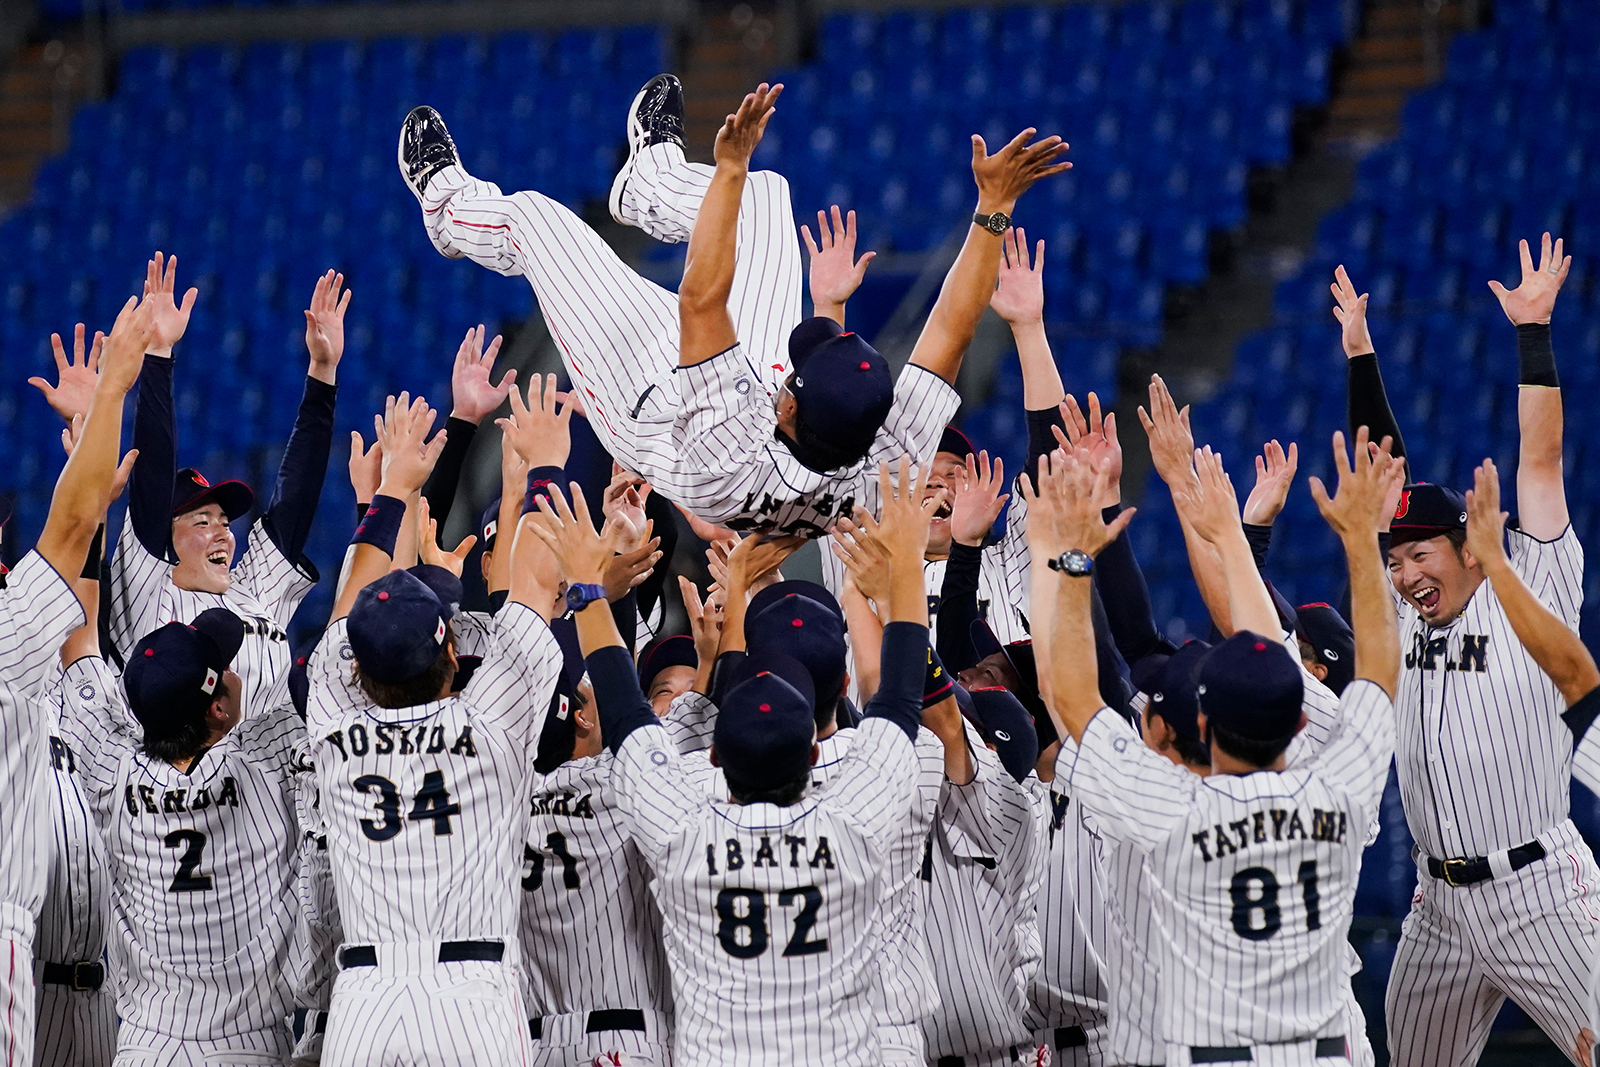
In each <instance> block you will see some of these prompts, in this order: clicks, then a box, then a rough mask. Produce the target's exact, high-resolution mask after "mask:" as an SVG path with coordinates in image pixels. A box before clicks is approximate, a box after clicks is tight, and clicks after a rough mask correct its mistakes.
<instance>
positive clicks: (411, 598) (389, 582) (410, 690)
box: [348, 571, 455, 708]
mask: <svg viewBox="0 0 1600 1067" xmlns="http://www.w3.org/2000/svg"><path fill="white" fill-rule="evenodd" d="M451 614H452V612H451V609H450V606H449V605H447V604H444V603H441V602H440V600H439V596H438V594H437V593H435V592H434V590H433V589H432V588H431V587H430V586H429V585H428V584H427V583H425V582H424V581H423V580H422V579H421V578H418V577H417V576H416V575H415V574H412V573H411V572H410V571H390V572H389V573H388V574H385V575H384V576H383V577H382V578H379V579H378V580H377V581H375V582H373V583H372V584H371V585H368V586H367V587H366V588H365V589H363V590H361V592H360V593H358V594H356V601H355V604H354V605H353V606H352V607H351V608H350V618H349V620H348V628H349V636H350V650H351V651H352V652H353V653H355V660H356V679H357V682H358V684H359V685H360V686H361V689H362V691H363V692H365V693H366V694H367V696H368V697H369V698H370V699H371V700H372V702H373V703H375V704H377V705H378V706H379V707H382V708H408V707H414V706H415V705H417V704H426V703H428V702H429V701H432V700H437V699H438V697H439V693H440V691H441V690H442V689H443V687H444V686H445V684H446V683H448V682H449V680H450V677H451V675H452V674H454V672H455V667H454V665H453V664H452V663H451V660H450V648H451V645H452V644H453V643H454V638H453V635H452V633H451V630H450V616H451Z"/></svg>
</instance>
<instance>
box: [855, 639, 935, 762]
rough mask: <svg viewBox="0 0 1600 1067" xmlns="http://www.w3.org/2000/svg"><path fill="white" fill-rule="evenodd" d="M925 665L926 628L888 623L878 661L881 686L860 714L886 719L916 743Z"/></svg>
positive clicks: (926, 651) (926, 654)
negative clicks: (880, 671)
mask: <svg viewBox="0 0 1600 1067" xmlns="http://www.w3.org/2000/svg"><path fill="white" fill-rule="evenodd" d="M927 663H928V628H927V626H925V625H923V626H918V625H915V624H913V623H909V622H891V623H890V624H889V625H888V626H886V627H884V629H883V653H882V656H881V658H880V664H881V670H882V678H883V684H882V685H881V686H880V687H879V689H878V691H877V692H876V693H874V694H873V696H872V699H871V700H870V701H868V702H867V707H866V709H865V711H863V713H862V714H863V715H864V716H866V717H868V718H884V719H888V720H889V721H891V722H893V723H894V724H895V725H896V726H898V727H900V728H901V729H902V730H904V731H905V732H906V735H907V736H908V737H910V738H911V740H912V741H913V742H915V741H916V739H917V730H918V729H919V728H920V727H921V725H922V690H923V682H924V680H925V679H926V677H927Z"/></svg>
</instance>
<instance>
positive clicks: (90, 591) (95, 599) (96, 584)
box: [61, 567, 100, 668]
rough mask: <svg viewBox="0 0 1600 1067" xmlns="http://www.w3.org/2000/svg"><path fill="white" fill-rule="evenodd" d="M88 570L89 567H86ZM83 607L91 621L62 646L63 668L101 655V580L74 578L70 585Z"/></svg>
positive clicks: (68, 638) (69, 637)
mask: <svg viewBox="0 0 1600 1067" xmlns="http://www.w3.org/2000/svg"><path fill="white" fill-rule="evenodd" d="M85 569H86V570H87V567H85ZM68 584H70V585H71V586H72V591H73V592H74V593H76V594H78V603H80V604H82V605H83V613H84V616H85V617H86V618H87V619H88V620H89V621H88V622H87V623H85V624H84V625H82V626H80V627H78V628H77V629H76V630H74V631H72V633H71V634H70V635H68V637H67V639H66V641H64V642H62V645H61V666H62V667H63V668H65V667H68V666H70V665H71V664H73V663H74V662H76V661H78V660H80V659H82V658H83V657H85V656H98V655H99V654H100V580H99V578H81V577H80V578H74V579H73V580H72V581H71V582H70V583H68Z"/></svg>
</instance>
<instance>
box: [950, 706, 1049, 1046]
mask: <svg viewBox="0 0 1600 1067" xmlns="http://www.w3.org/2000/svg"><path fill="white" fill-rule="evenodd" d="M967 732H968V743H969V748H970V749H971V750H972V754H973V760H974V762H975V763H976V764H977V776H976V777H975V778H974V779H973V781H972V782H970V783H968V784H967V785H954V784H952V783H951V782H949V781H946V782H945V783H944V787H943V789H942V790H941V792H940V796H939V812H938V818H937V819H936V820H935V821H934V829H933V848H932V850H931V851H930V853H929V862H928V864H927V866H926V867H925V868H924V869H925V871H926V872H927V876H928V877H929V878H930V879H931V884H932V890H931V900H930V903H929V907H928V944H929V948H930V949H931V951H932V954H933V960H934V970H933V973H934V975H935V976H936V978H937V980H938V985H939V1010H938V1011H936V1012H934V1013H933V1014H932V1015H930V1016H929V1017H928V1018H927V1019H925V1020H923V1023H922V1032H923V1036H924V1037H925V1038H926V1039H927V1043H928V1057H929V1058H930V1059H932V1058H935V1057H940V1056H963V1057H966V1056H973V1057H983V1056H986V1055H993V1054H996V1053H1004V1052H1006V1050H1007V1049H1009V1048H1010V1047H1011V1046H1013V1045H1027V1044H1028V1043H1029V1041H1030V1039H1031V1037H1032V1035H1031V1032H1030V1030H1029V1027H1028V1024H1027V1020H1026V1018H1025V1016H1026V1013H1027V1010H1028V985H1029V983H1030V982H1031V981H1032V979H1033V974H1034V972H1035V971H1036V970H1037V969H1038V966H1039V960H1040V954H1041V949H1040V944H1039V924H1038V906H1039V890H1040V886H1041V885H1042V883H1043V880H1044V866H1043V858H1044V835H1045V825H1044V820H1043V818H1042V813H1041V812H1040V811H1039V810H1038V809H1037V808H1035V806H1034V803H1033V798H1032V796H1031V795H1030V790H1029V787H1028V786H1027V785H1026V784H1024V783H1019V782H1016V781H1013V780H1012V778H1011V776H1010V775H1009V774H1008V773H1006V770H1005V768H1004V767H1003V766H1002V765H1001V763H1000V758H999V757H998V756H996V755H995V754H994V753H993V752H991V751H990V750H989V749H988V748H987V747H985V745H984V743H983V739H982V738H981V737H979V736H978V735H977V734H976V732H975V731H974V730H973V729H972V727H971V726H968V727H967Z"/></svg>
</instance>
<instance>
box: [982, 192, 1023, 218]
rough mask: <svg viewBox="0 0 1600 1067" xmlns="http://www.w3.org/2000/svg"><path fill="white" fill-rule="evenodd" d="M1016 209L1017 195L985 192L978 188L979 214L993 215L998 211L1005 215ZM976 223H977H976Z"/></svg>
mask: <svg viewBox="0 0 1600 1067" xmlns="http://www.w3.org/2000/svg"><path fill="white" fill-rule="evenodd" d="M1016 209H1017V198H1016V197H1014V196H1010V197H1008V196H1005V195H1002V194H1000V193H988V192H984V191H983V190H982V189H979V190H978V208H977V214H979V215H993V214H995V213H996V212H999V213H1001V214H1003V215H1010V214H1011V213H1012V212H1014V211H1015V210H1016ZM974 225H976V224H974Z"/></svg>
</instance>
